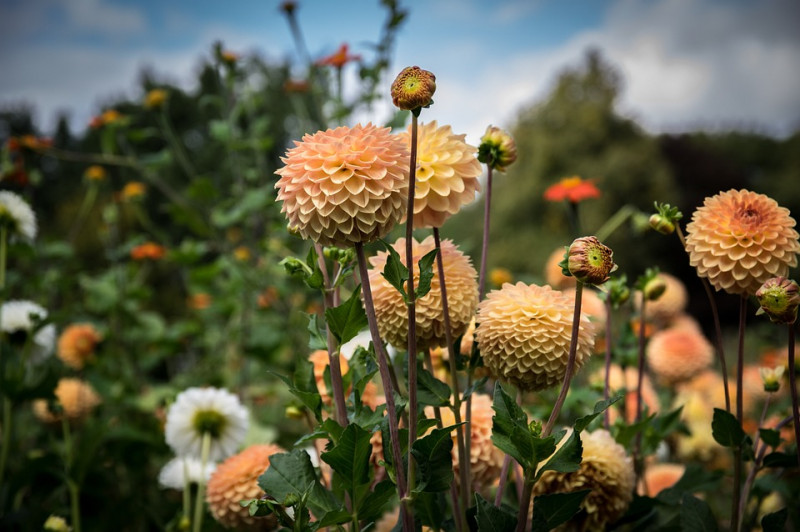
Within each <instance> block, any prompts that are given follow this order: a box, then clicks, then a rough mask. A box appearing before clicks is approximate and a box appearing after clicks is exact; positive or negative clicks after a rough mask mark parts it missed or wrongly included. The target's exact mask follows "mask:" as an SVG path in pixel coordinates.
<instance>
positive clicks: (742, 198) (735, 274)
mask: <svg viewBox="0 0 800 532" xmlns="http://www.w3.org/2000/svg"><path fill="white" fill-rule="evenodd" d="M794 226H795V220H794V219H793V218H792V217H791V216H790V215H789V210H788V209H786V208H784V207H781V206H779V205H778V203H777V202H776V201H775V200H773V199H772V198H769V197H767V196H765V195H763V194H757V193H755V192H750V191H749V190H729V191H727V192H721V193H719V194H717V195H716V196H712V197H710V198H706V200H705V202H704V203H703V206H702V207H700V208H698V209H697V210H696V211H695V212H694V214H693V215H692V222H691V223H690V224H689V225H687V226H686V250H687V251H688V252H689V263H690V264H691V265H692V266H694V267H695V268H697V274H698V275H699V276H700V277H706V278H707V279H708V281H709V282H710V283H711V285H712V286H713V287H714V288H715V289H717V290H724V291H726V292H728V293H730V294H740V295H752V294H755V293H756V291H757V290H758V289H759V288H760V287H761V285H762V284H764V282H765V281H766V280H767V279H769V278H771V277H776V276H783V277H785V276H786V274H787V273H788V271H789V268H793V267H795V266H797V254H798V252H800V242H799V241H798V234H797V231H795V230H794Z"/></svg>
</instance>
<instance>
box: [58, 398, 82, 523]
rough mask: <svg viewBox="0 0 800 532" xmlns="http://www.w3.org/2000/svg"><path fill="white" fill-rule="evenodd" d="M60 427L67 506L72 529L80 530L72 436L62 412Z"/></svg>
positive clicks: (78, 498)
mask: <svg viewBox="0 0 800 532" xmlns="http://www.w3.org/2000/svg"><path fill="white" fill-rule="evenodd" d="M61 429H62V430H63V433H64V467H65V469H66V471H65V476H66V480H67V490H68V491H69V503H70V504H69V506H70V512H71V517H72V530H73V531H74V532H81V510H80V487H79V486H78V483H77V482H75V480H74V479H73V478H72V436H71V434H70V430H69V421H68V420H67V417H66V416H65V415H63V414H62V417H61Z"/></svg>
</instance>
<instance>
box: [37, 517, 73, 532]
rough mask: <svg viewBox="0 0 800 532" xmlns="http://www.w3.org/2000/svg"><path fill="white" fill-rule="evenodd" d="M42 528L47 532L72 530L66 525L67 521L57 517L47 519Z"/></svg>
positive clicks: (68, 531)
mask: <svg viewBox="0 0 800 532" xmlns="http://www.w3.org/2000/svg"><path fill="white" fill-rule="evenodd" d="M42 528H44V530H46V531H48V532H70V530H72V527H71V526H69V525H67V520H66V519H64V518H63V517H61V516H59V515H51V516H50V517H48V518H47V521H45V522H44V525H43V527H42Z"/></svg>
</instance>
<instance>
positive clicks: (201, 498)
mask: <svg viewBox="0 0 800 532" xmlns="http://www.w3.org/2000/svg"><path fill="white" fill-rule="evenodd" d="M210 451H211V433H210V432H204V433H203V443H202V447H201V449H200V478H199V479H198V481H197V499H196V500H195V501H194V519H192V530H193V531H194V532H200V530H202V528H203V516H204V515H205V512H204V511H203V510H204V508H205V503H206V501H205V499H206V475H205V471H206V465H207V464H208V454H209V452H210Z"/></svg>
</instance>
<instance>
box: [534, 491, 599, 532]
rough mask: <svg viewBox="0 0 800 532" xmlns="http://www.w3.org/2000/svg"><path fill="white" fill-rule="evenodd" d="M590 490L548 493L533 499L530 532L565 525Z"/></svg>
mask: <svg viewBox="0 0 800 532" xmlns="http://www.w3.org/2000/svg"><path fill="white" fill-rule="evenodd" d="M591 491H592V490H581V491H575V492H573V493H548V494H545V495H537V496H536V497H535V498H534V499H533V523H532V528H531V530H534V531H541V532H546V531H547V530H551V529H553V528H555V527H557V526H559V525H561V524H563V523H566V522H567V521H569V520H570V519H572V517H573V516H574V515H575V514H576V513H578V510H580V509H581V503H582V502H583V499H585V498H586V496H587V495H588V494H589V493H591Z"/></svg>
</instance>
